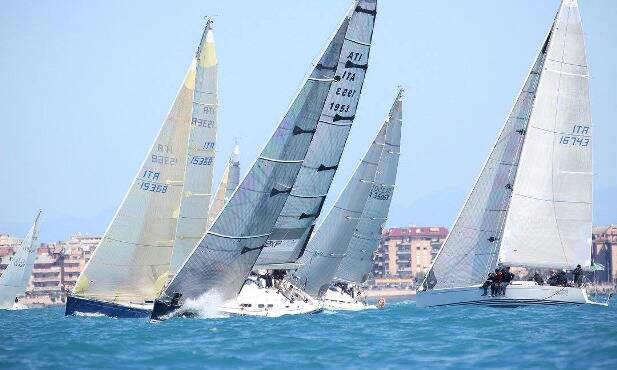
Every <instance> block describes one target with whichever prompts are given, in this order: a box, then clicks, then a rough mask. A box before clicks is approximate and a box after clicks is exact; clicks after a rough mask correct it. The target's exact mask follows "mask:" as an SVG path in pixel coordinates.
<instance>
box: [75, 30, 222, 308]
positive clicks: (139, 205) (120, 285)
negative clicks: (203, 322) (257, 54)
mask: <svg viewBox="0 0 617 370" xmlns="http://www.w3.org/2000/svg"><path fill="white" fill-rule="evenodd" d="M217 64H218V63H217V59H216V52H215V47H214V37H213V33H212V22H211V21H208V22H207V23H206V26H205V29H204V32H203V35H202V38H201V42H200V43H199V47H198V49H197V52H196V55H195V57H194V58H193V60H192V63H191V65H190V67H189V69H188V71H187V74H186V77H185V79H184V81H183V83H182V85H181V87H180V90H179V91H178V94H177V96H176V98H175V100H174V102H173V105H172V107H171V110H170V111H169V113H168V114H167V117H166V119H165V121H164V123H163V126H162V127H161V129H160V131H159V133H158V135H157V137H156V139H155V141H154V143H153V145H152V147H151V149H150V151H149V152H148V154H147V155H146V158H145V160H144V162H143V164H142V166H141V168H140V170H139V172H138V173H137V176H136V177H135V179H134V180H133V183H132V185H131V187H130V189H129V191H128V193H127V194H126V196H125V198H124V200H123V202H122V204H121V205H120V207H119V208H118V210H117V212H116V215H115V216H114V218H113V220H112V222H111V224H110V225H109V227H108V228H107V231H106V232H105V235H104V236H103V238H102V240H101V242H100V244H99V246H98V247H97V248H96V250H95V252H94V254H93V255H92V258H91V259H90V261H89V262H88V264H87V265H86V266H85V268H84V270H83V271H82V272H81V274H80V276H79V279H78V280H77V283H76V285H75V288H74V290H73V292H72V293H71V294H69V295H68V297H67V303H66V312H65V314H66V315H73V314H76V313H86V314H103V315H107V316H112V317H127V318H130V317H148V316H150V312H151V311H152V307H153V304H154V299H155V298H156V297H158V295H159V294H160V292H161V290H162V289H163V287H164V286H165V284H166V283H167V282H168V281H169V279H170V276H173V274H174V273H175V272H176V270H177V268H178V267H179V265H180V264H181V263H182V262H183V259H184V258H185V257H186V255H187V254H188V252H190V250H191V248H192V247H193V246H194V245H195V244H196V243H197V241H199V238H200V237H201V235H203V233H204V232H205V227H206V224H207V211H208V207H209V203H210V197H211V184H212V169H213V165H214V157H215V150H216V142H215V141H216V129H217V118H216V117H217ZM172 250H173V257H172Z"/></svg>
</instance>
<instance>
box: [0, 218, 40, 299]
mask: <svg viewBox="0 0 617 370" xmlns="http://www.w3.org/2000/svg"><path fill="white" fill-rule="evenodd" d="M40 217H41V211H39V213H38V214H37V215H36V218H35V219H34V224H33V225H32V227H31V228H30V231H28V234H27V235H26V237H25V238H24V240H23V241H22V242H21V245H20V246H19V248H18V249H17V250H16V251H15V253H14V254H13V256H12V257H11V260H10V261H9V263H8V265H7V267H6V269H4V271H3V272H2V275H0V308H11V307H12V306H13V304H14V303H15V299H16V298H17V297H20V296H22V295H24V293H25V292H26V289H27V288H28V282H29V281H30V276H31V275H32V269H33V268H34V262H35V260H36V250H37V248H38V244H39V243H38V240H39V219H40Z"/></svg>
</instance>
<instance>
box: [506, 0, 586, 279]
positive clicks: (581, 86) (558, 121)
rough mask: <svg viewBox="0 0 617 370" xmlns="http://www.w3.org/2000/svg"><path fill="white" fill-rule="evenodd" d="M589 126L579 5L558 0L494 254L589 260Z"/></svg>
mask: <svg viewBox="0 0 617 370" xmlns="http://www.w3.org/2000/svg"><path fill="white" fill-rule="evenodd" d="M592 177H593V174H592V126H591V109H590V104H589V74H588V70H587V62H586V57H585V42H584V35H583V29H582V25H581V19H580V14H579V8H578V6H577V4H576V1H574V0H565V1H563V3H562V4H561V8H560V10H559V13H558V14H557V17H556V20H555V24H554V27H553V33H552V38H551V40H550V43H549V45H548V51H547V57H546V63H545V65H544V70H543V71H542V78H541V80H540V85H539V87H538V91H537V97H536V102H535V107H534V110H533V114H532V115H531V120H530V123H529V128H528V131H527V139H526V141H525V145H524V148H523V153H522V155H521V162H520V169H519V173H518V176H517V179H516V183H515V186H514V194H513V196H512V203H511V205H510V211H509V212H508V218H507V221H506V226H505V231H504V239H503V242H502V247H501V251H500V262H502V263H504V264H508V265H522V266H530V267H547V268H565V269H572V268H575V267H576V265H577V264H580V265H582V266H590V264H591V227H592Z"/></svg>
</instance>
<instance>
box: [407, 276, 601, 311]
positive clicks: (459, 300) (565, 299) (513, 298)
mask: <svg viewBox="0 0 617 370" xmlns="http://www.w3.org/2000/svg"><path fill="white" fill-rule="evenodd" d="M482 294H483V289H481V287H480V286H472V287H466V288H452V289H433V290H429V291H421V292H418V293H417V294H416V306H418V307H435V306H462V305H481V306H492V307H519V306H531V305H561V304H596V305H606V304H603V303H597V302H593V301H591V300H589V297H588V296H587V291H586V289H585V288H578V287H563V286H550V285H537V284H536V283H534V282H529V281H515V282H513V283H512V284H510V285H508V287H507V288H506V294H505V295H503V296H495V297H491V296H490V295H486V296H483V295H482Z"/></svg>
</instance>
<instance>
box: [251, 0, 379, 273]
mask: <svg viewBox="0 0 617 370" xmlns="http://www.w3.org/2000/svg"><path fill="white" fill-rule="evenodd" d="M353 11H354V14H353V16H352V17H351V19H350V20H349V26H348V27H347V29H344V28H341V32H343V33H344V39H343V45H342V51H341V55H342V59H341V62H342V63H343V64H344V68H340V67H339V70H337V76H339V78H341V79H342V81H341V82H337V84H338V85H337V87H336V89H335V90H334V91H333V92H332V96H331V98H330V99H329V100H328V103H327V106H326V109H325V112H327V113H328V114H334V119H333V122H329V121H325V120H324V121H320V122H319V123H318V125H317V127H316V129H315V131H314V133H313V135H314V138H315V139H314V140H313V142H312V143H311V146H310V148H309V151H308V154H307V155H306V159H305V161H304V163H303V165H302V168H301V169H300V173H299V174H298V179H297V181H296V183H295V184H294V187H293V189H292V191H291V194H290V195H289V197H288V198H287V202H286V203H285V206H284V207H283V211H282V212H281V215H280V216H279V218H278V220H277V221H276V224H275V226H274V229H273V230H272V233H271V234H270V237H269V238H268V242H267V243H266V248H264V250H263V251H262V252H261V254H260V256H259V259H258V260H257V263H256V266H255V269H261V268H265V267H268V268H275V267H277V266H276V265H277V264H280V265H281V266H283V265H284V264H287V263H290V262H295V261H296V260H297V259H298V257H300V255H301V254H302V253H303V251H304V248H305V247H306V242H307V240H308V238H309V237H310V234H311V231H312V230H313V227H314V225H315V221H316V220H317V218H318V217H319V215H320V214H321V209H322V206H323V202H324V200H325V198H326V195H327V193H328V191H329V189H330V186H331V184H332V180H333V179H334V175H335V173H336V170H337V169H338V166H339V161H340V159H341V155H342V153H343V149H344V148H345V143H346V142H347V138H348V136H349V132H350V130H351V126H352V123H353V119H354V117H355V114H356V108H357V106H358V101H359V99H360V95H361V91H362V85H363V83H364V77H365V74H366V70H367V67H368V59H369V53H370V45H371V39H372V35H373V25H374V21H375V15H376V3H375V2H374V1H359V2H357V3H356V4H354V9H353ZM316 68H318V69H334V68H336V65H334V64H333V63H331V64H317V65H316ZM337 117H338V118H337ZM297 130H298V131H297V132H298V133H299V134H303V132H302V131H301V130H299V129H297ZM281 268H283V267H281Z"/></svg>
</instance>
